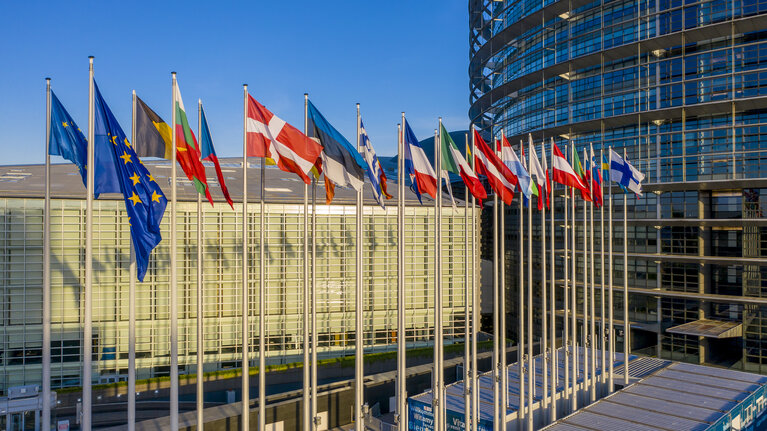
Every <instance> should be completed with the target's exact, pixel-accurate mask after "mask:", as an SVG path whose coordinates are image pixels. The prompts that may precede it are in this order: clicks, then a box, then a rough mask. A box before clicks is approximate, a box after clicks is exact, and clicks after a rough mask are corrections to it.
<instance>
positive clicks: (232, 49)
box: [0, 0, 469, 165]
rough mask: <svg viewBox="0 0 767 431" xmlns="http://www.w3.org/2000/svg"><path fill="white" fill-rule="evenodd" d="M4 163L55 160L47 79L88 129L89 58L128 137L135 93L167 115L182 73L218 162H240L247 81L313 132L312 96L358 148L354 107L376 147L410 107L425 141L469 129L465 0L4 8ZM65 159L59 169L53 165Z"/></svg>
mask: <svg viewBox="0 0 767 431" xmlns="http://www.w3.org/2000/svg"><path fill="white" fill-rule="evenodd" d="M2 3H3V6H2V11H3V12H2V14H0V40H2V41H3V43H2V44H0V56H1V58H2V60H3V61H2V63H0V64H2V65H1V66H0V149H2V161H0V165H5V164H17V163H41V162H43V161H44V152H45V151H44V140H45V138H44V136H45V81H44V78H45V77H46V76H49V77H51V78H52V88H53V90H54V91H55V92H56V94H57V95H58V97H59V99H61V101H62V103H63V104H64V106H65V107H66V108H67V110H68V111H69V113H70V114H71V115H72V116H73V117H74V119H75V121H76V122H77V123H78V126H80V128H82V129H83V130H85V127H86V125H87V107H88V105H87V102H88V56H89V55H93V56H95V57H96V58H95V74H96V81H97V82H98V84H99V87H100V88H101V91H102V93H103V95H104V98H105V99H106V101H107V103H108V104H109V105H110V107H111V108H112V110H113V111H114V112H115V115H116V116H117V118H118V120H119V121H120V123H121V125H122V127H123V129H124V130H125V131H126V132H127V133H130V118H131V117H130V107H131V90H134V89H135V90H136V93H137V94H138V95H139V97H141V98H142V99H143V100H144V101H145V102H146V103H147V104H148V105H149V106H150V107H152V108H153V109H154V110H155V111H156V112H157V113H158V114H159V115H160V116H161V117H163V119H165V120H166V121H170V108H171V77H170V73H171V71H175V72H177V74H178V82H179V88H180V90H181V95H182V97H183V98H184V104H185V105H186V109H187V112H188V114H189V117H190V123H192V124H193V125H195V126H196V123H197V121H196V102H197V99H198V98H200V99H202V101H203V105H204V107H205V113H206V115H207V117H208V123H209V125H210V129H211V133H212V135H213V142H214V145H215V146H216V151H217V153H218V155H219V157H226V156H240V155H241V154H242V106H243V96H242V84H243V83H247V84H248V85H249V87H250V93H251V94H252V95H253V97H255V98H256V99H257V100H259V101H260V102H261V103H263V104H264V105H266V107H267V108H268V109H270V110H271V111H272V112H274V113H275V114H276V115H278V116H280V117H281V118H283V119H285V120H286V121H288V122H289V123H291V124H293V125H295V126H297V127H299V128H300V129H302V128H303V94H304V93H305V92H308V93H309V97H310V99H311V100H312V102H313V103H314V104H315V106H317V108H318V109H319V110H320V111H321V112H322V113H323V114H324V115H325V117H326V118H327V119H328V121H330V122H331V123H332V124H333V125H334V126H335V127H336V128H338V129H339V130H340V131H341V133H343V134H344V135H345V136H346V137H347V139H349V140H350V141H351V142H354V140H355V139H354V135H355V121H356V117H355V103H357V102H359V103H360V104H361V111H362V119H363V122H364V123H365V128H366V129H367V131H368V134H369V135H370V138H371V141H372V143H373V145H374V147H375V148H376V149H377V152H378V153H379V154H382V155H394V154H396V125H397V123H398V122H399V121H400V112H401V111H405V112H406V114H407V118H408V122H409V123H410V124H411V126H412V127H413V129H414V131H415V133H416V135H417V136H418V137H419V139H423V138H426V137H429V136H430V135H431V134H433V131H434V129H435V128H436V124H437V123H436V122H437V117H439V116H442V117H443V121H444V122H445V125H446V127H447V128H448V129H449V130H459V129H465V128H467V127H468V114H467V111H468V107H469V102H468V74H467V67H468V30H467V25H468V24H467V23H468V17H467V14H468V6H467V5H466V2H465V1H460V0H428V1H427V0H410V1H405V0H387V1H365V0H358V1H351V0H347V1H308V0H307V1H263V0H256V1H253V0H251V1H242V2H235V1H183V2H182V1H143V0H141V1H105V0H100V1H97V0H91V1H70V2H63V3H62V2H47V1H38V0H23V1H2ZM54 159H55V160H54V161H61V160H59V159H58V158H54Z"/></svg>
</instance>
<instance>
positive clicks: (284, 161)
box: [246, 95, 322, 184]
mask: <svg viewBox="0 0 767 431" xmlns="http://www.w3.org/2000/svg"><path fill="white" fill-rule="evenodd" d="M246 123H247V126H246V127H247V128H246V139H247V141H246V144H247V153H246V155H247V157H266V158H267V160H268V159H272V160H274V163H275V164H276V165H277V166H278V167H279V168H280V169H281V170H283V171H285V172H293V173H295V174H297V175H298V176H299V177H301V179H302V180H303V181H304V183H306V184H309V183H310V182H311V180H310V179H309V172H311V170H312V168H314V165H315V163H317V159H319V158H320V154H321V153H322V145H320V144H319V143H317V141H315V140H313V139H311V138H309V137H308V136H306V135H304V134H303V133H302V132H301V131H300V130H298V129H296V128H295V127H293V126H291V125H290V124H288V123H286V122H285V121H284V120H282V119H280V118H279V117H277V116H276V115H274V114H272V113H271V112H270V111H269V110H268V109H266V108H264V106H263V105H261V104H260V103H258V102H257V101H256V99H254V98H253V97H252V96H251V95H248V118H247V119H246Z"/></svg>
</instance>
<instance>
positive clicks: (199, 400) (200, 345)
mask: <svg viewBox="0 0 767 431" xmlns="http://www.w3.org/2000/svg"><path fill="white" fill-rule="evenodd" d="M133 97H134V101H133V103H134V106H135V103H136V101H135V92H134V96H133ZM134 109H135V108H134ZM201 130H202V101H201V100H199V99H198V100H197V136H200V137H201V136H202V133H201ZM134 145H135V144H134ZM202 229H203V223H202V195H201V194H199V193H197V385H196V389H197V397H196V404H197V431H202V430H203V428H204V427H205V422H204V421H203V412H202V411H203V409H204V407H205V404H204V395H203V394H204V390H203V365H204V362H203V361H204V357H203V353H204V349H205V343H204V342H203V337H204V336H205V331H204V327H203V323H204V322H203V319H204V316H203V314H204V310H203V308H202V299H203V287H202V286H203V285H202V248H203V242H202Z"/></svg>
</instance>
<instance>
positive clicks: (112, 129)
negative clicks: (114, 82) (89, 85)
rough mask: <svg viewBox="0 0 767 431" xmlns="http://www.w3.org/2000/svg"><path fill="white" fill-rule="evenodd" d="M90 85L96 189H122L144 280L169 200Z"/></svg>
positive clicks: (107, 191) (137, 262)
mask: <svg viewBox="0 0 767 431" xmlns="http://www.w3.org/2000/svg"><path fill="white" fill-rule="evenodd" d="M93 86H94V88H95V90H96V101H95V104H96V115H95V117H96V118H95V122H94V125H95V132H96V133H95V140H94V156H95V161H96V162H95V163H96V170H95V172H94V173H95V179H96V184H97V188H96V191H97V192H99V193H112V192H119V193H122V195H123V198H124V199H125V209H126V210H127V213H128V215H127V219H126V220H125V222H127V223H129V224H130V232H131V241H133V248H134V250H135V253H136V267H137V275H138V279H139V281H144V276H145V275H146V270H147V265H148V263H149V254H150V253H151V252H152V250H153V249H154V248H155V247H156V246H157V244H159V243H160V241H162V236H161V235H160V221H161V220H162V216H163V213H164V212H165V206H166V205H167V203H168V201H167V199H166V198H165V195H164V194H163V192H162V190H160V186H159V185H158V184H157V182H156V181H155V179H154V177H152V174H150V173H149V171H148V170H147V169H146V168H145V167H144V164H143V163H142V162H141V160H139V158H138V156H137V155H136V152H135V151H134V149H133V146H131V143H130V142H128V138H127V137H126V136H125V133H124V132H123V130H122V128H120V125H119V124H118V123H117V119H115V116H114V114H112V111H111V110H110V109H109V107H108V106H107V104H106V102H105V101H104V99H103V98H102V97H101V92H99V88H98V86H97V85H96V83H95V82H94V83H93ZM98 185H100V187H101V189H100V190H99V186H98ZM115 186H117V189H116V190H115Z"/></svg>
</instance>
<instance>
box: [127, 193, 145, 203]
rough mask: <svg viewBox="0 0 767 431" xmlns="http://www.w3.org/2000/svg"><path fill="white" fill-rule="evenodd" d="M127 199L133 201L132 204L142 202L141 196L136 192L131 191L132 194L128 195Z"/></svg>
mask: <svg viewBox="0 0 767 431" xmlns="http://www.w3.org/2000/svg"><path fill="white" fill-rule="evenodd" d="M128 200H129V201H131V202H133V206H136V204H138V203H142V204H143V202H141V198H140V197H138V195H137V194H136V192H133V196H131V197H129V198H128Z"/></svg>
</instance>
